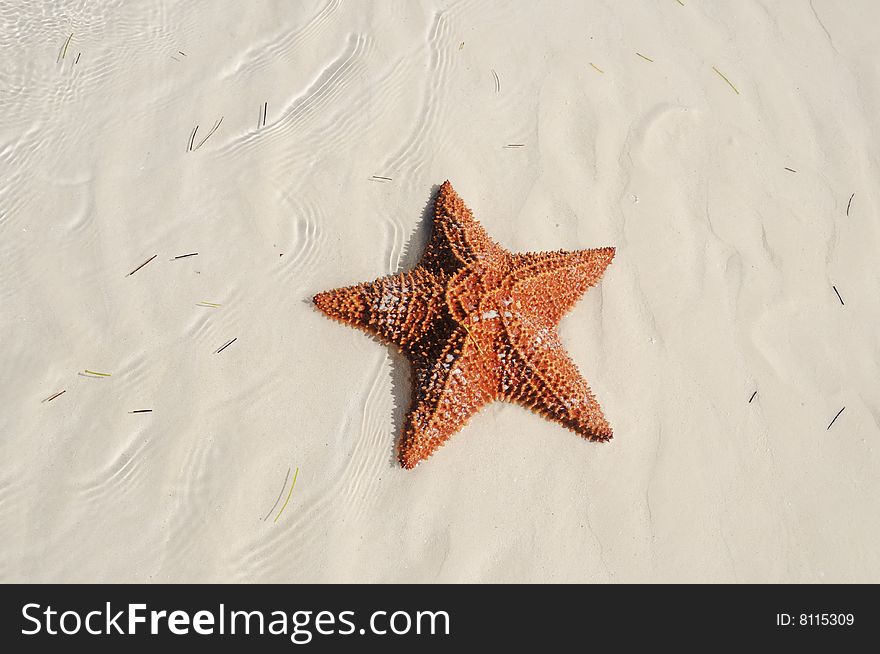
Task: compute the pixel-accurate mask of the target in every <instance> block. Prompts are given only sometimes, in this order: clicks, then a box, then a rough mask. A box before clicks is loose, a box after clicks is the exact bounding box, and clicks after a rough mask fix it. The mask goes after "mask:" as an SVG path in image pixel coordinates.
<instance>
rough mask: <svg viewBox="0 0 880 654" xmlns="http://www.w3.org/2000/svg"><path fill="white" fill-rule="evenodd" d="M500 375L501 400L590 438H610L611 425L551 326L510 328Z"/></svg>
mask: <svg viewBox="0 0 880 654" xmlns="http://www.w3.org/2000/svg"><path fill="white" fill-rule="evenodd" d="M516 331H517V333H518V334H519V338H516V337H514V338H515V340H516V341H518V343H517V344H516V346H515V347H513V348H512V351H513V354H512V355H511V356H509V357H508V361H507V365H506V367H505V372H504V377H503V378H502V386H501V388H502V393H503V395H504V399H506V400H508V401H511V402H516V403H517V404H520V405H522V406H525V407H527V408H529V409H531V410H533V411H535V412H536V413H538V414H540V415H542V416H544V417H545V418H548V419H550V420H553V421H555V422H558V423H560V424H562V425H563V426H565V427H568V428H569V429H571V430H572V431H573V432H575V433H577V434H579V435H581V436H583V437H584V438H586V439H587V440H591V441H607V440H610V439H611V435H612V432H611V426H610V425H609V424H608V421H607V420H605V416H604V415H603V414H602V409H601V407H600V406H599V403H598V402H597V401H596V398H595V397H594V396H593V393H592V392H591V391H590V387H589V385H588V384H587V381H586V380H585V379H584V378H583V376H582V375H581V373H580V372H579V371H578V369H577V366H576V365H575V364H574V362H573V361H572V360H571V358H570V357H569V356H568V354H567V353H566V352H565V349H564V347H563V346H562V343H560V342H559V337H558V336H557V335H556V332H555V330H552V329H548V328H547V327H539V328H537V329H529V328H528V327H526V326H521V327H520V328H519V329H518V330H516Z"/></svg>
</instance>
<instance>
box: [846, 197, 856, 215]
mask: <svg viewBox="0 0 880 654" xmlns="http://www.w3.org/2000/svg"><path fill="white" fill-rule="evenodd" d="M854 197H856V194H855V193H853V194H852V195H850V196H849V202H847V203H846V215H847V216H848V215H849V208H850V207H851V206H852V199H853V198H854Z"/></svg>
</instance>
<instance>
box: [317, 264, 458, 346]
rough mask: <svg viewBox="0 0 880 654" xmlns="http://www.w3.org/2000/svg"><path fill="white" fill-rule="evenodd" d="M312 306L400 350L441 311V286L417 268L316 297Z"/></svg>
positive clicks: (426, 272) (415, 340) (423, 330)
mask: <svg viewBox="0 0 880 654" xmlns="http://www.w3.org/2000/svg"><path fill="white" fill-rule="evenodd" d="M314 302H315V305H316V306H317V307H318V308H319V309H320V310H321V311H323V312H324V313H325V314H327V315H328V316H329V317H331V318H333V319H335V320H338V321H340V322H343V323H346V324H348V325H351V326H353V327H357V328H359V329H362V330H364V331H366V332H367V333H370V334H373V335H375V336H377V337H379V338H380V339H381V340H383V341H385V342H387V343H391V344H393V345H397V346H398V347H400V348H402V349H407V348H408V347H410V346H411V345H412V344H413V343H416V342H418V341H419V340H420V339H421V338H422V336H423V335H424V334H425V333H427V332H428V331H429V330H430V326H431V324H432V323H433V322H434V321H435V320H436V318H437V316H438V315H439V314H441V313H442V312H443V311H444V310H445V304H444V300H443V289H442V286H441V285H440V284H439V283H438V282H437V280H436V279H435V278H434V276H433V275H432V274H431V273H430V272H429V271H427V270H424V269H418V268H417V269H415V270H412V271H409V272H403V273H400V274H398V275H389V276H388V277H382V278H380V279H377V280H376V281H374V282H365V283H363V284H357V285H355V286H346V287H344V288H337V289H335V290H332V291H326V292H324V293H319V294H318V295H316V296H315V297H314Z"/></svg>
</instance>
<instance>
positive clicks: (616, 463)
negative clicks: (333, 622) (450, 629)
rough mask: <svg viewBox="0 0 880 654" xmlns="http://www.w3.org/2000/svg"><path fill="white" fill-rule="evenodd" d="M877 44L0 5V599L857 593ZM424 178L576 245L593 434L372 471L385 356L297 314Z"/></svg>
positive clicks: (593, 25) (853, 22)
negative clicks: (596, 589) (814, 587)
mask: <svg viewBox="0 0 880 654" xmlns="http://www.w3.org/2000/svg"><path fill="white" fill-rule="evenodd" d="M878 19H880V5H878V4H877V3H873V2H869V1H868V0H863V1H853V2H847V3H835V2H832V1H831V0H802V1H790V2H789V1H782V0H764V1H757V0H744V1H742V2H722V1H715V2H710V1H708V0H706V1H698V0H681V2H679V1H678V0H641V1H640V0H624V1H612V0H607V1H605V2H599V1H594V0H589V1H587V0H585V1H568V2H550V1H547V2H497V1H496V2H488V1H487V2H478V1H469V0H462V1H459V2H443V1H439V0H436V1H428V0H425V1H423V2H408V1H402V0H398V1H394V2H351V1H349V2H344V1H342V0H321V1H316V2H288V1H282V0H274V1H262V0H260V1H255V2H247V3H242V2H233V1H230V0H216V1H212V2H185V1H182V0H181V1H177V2H160V1H150V2H128V3H126V2H121V1H118V0H117V1H103V2H90V3H77V2H52V3H46V4H45V5H41V3H8V4H6V5H4V6H2V7H0V21H2V29H0V49H2V52H3V55H4V56H3V58H2V62H3V63H2V64H0V106H2V107H3V111H2V112H0V175H2V180H3V183H2V185H0V235H2V238H0V302H2V304H0V327H2V333H3V334H4V335H5V338H4V339H3V354H2V362H3V376H2V381H0V406H2V407H3V410H2V411H0V454H2V461H3V463H2V466H0V533H2V535H3V538H2V544H0V581H3V582H49V581H56V582H57V581H62V582H597V583H603V582H880V551H878V548H877V543H878V541H880V521H878V520H877V512H878V499H877V498H878V495H880V474H878V473H880V448H878V443H880V383H878V380H880V335H878V334H880V332H878V329H877V325H878V324H880V274H878V265H877V252H878V251H880V222H878V218H877V215H878V214H877V210H878V206H880V192H878V185H877V180H878V178H880V170H878V168H880V159H878V156H877V152H878V149H880V68H878V65H877V62H878V61H880V41H878V39H877V38H876V35H875V34H874V32H875V31H876V30H875V28H874V26H875V25H876V24H877V21H878ZM446 179H449V180H451V181H452V183H453V184H454V185H455V189H456V190H457V191H458V193H459V194H460V195H461V197H462V198H463V199H464V201H465V202H466V203H467V204H468V206H469V207H470V208H471V209H472V210H473V212H474V215H475V217H476V218H477V219H478V220H479V221H480V222H481V224H482V225H483V226H484V227H485V228H486V230H487V231H488V233H489V234H491V236H492V237H493V238H494V239H495V240H496V241H497V242H498V243H499V244H501V245H502V246H504V247H505V248H507V249H508V250H510V251H512V252H525V251H544V250H557V249H560V248H562V249H568V250H574V249H584V248H599V247H605V246H613V247H615V248H616V256H615V259H614V262H613V264H612V265H611V266H610V267H609V268H608V269H607V271H606V272H605V274H604V276H603V277H602V280H601V282H600V283H599V284H598V286H596V287H595V288H592V289H591V290H589V291H588V292H587V293H586V294H585V295H584V296H583V298H582V299H581V301H580V302H579V303H578V304H577V305H576V307H575V308H574V309H573V310H572V311H571V312H570V313H569V314H568V315H567V316H566V317H565V318H564V319H563V321H562V323H561V326H560V330H559V334H560V338H561V340H562V342H563V343H564V345H565V347H566V348H567V350H568V352H569V353H570V355H571V357H572V359H573V360H574V361H575V362H576V364H577V366H578V368H579V369H580V371H581V372H582V373H583V374H584V376H585V377H586V379H587V380H588V381H589V383H590V386H591V388H592V390H593V392H594V393H595V395H596V397H597V398H598V401H599V402H600V403H601V405H602V408H603V410H604V413H605V416H606V417H607V419H608V421H609V422H610V423H611V425H612V426H613V428H614V438H613V440H611V441H610V442H608V443H601V444H600V443H591V442H587V441H585V440H584V439H582V438H579V437H578V436H576V435H575V434H573V433H571V432H570V431H567V430H566V429H563V428H562V427H560V426H559V425H558V424H555V423H553V422H550V421H547V420H545V419H543V418H541V417H540V416H538V415H535V414H534V413H531V412H529V411H527V410H525V409H523V408H521V407H519V406H515V405H512V404H507V403H494V404H491V405H490V406H488V407H486V408H484V409H483V410H482V411H481V412H480V413H479V414H477V415H476V416H475V417H474V418H473V419H472V420H471V421H470V423H469V424H468V425H467V426H466V427H465V428H464V429H463V430H462V431H461V432H460V433H458V434H456V435H455V436H453V437H452V438H451V439H450V440H449V442H448V443H447V444H446V445H444V446H443V447H442V448H441V449H440V450H438V451H437V452H436V454H434V455H433V456H432V457H431V458H430V459H429V460H428V461H426V462H425V463H423V464H422V465H419V466H418V467H417V468H415V469H413V470H405V469H403V468H401V467H400V465H399V464H398V462H397V456H396V445H397V441H398V438H399V432H400V429H401V423H402V419H403V416H404V412H405V411H406V410H407V408H408V404H409V399H410V392H411V385H412V383H413V380H412V376H411V372H410V370H409V368H408V365H407V362H406V361H405V359H403V358H402V357H401V355H400V354H399V353H397V352H395V351H393V350H392V349H390V348H389V347H386V346H384V345H381V344H379V343H378V342H377V341H376V340H375V339H371V338H370V337H368V336H367V335H365V334H363V333H360V332H358V331H356V330H354V329H350V328H347V327H345V326H343V325H340V324H338V323H335V322H333V321H331V320H328V319H327V318H326V317H325V316H323V315H322V314H321V313H319V312H318V311H317V310H316V309H315V307H314V306H313V304H312V300H311V298H312V297H313V296H314V295H315V294H316V293H318V292H321V291H326V290H328V289H333V288H337V287H340V286H346V285H349V284H355V283H358V282H362V281H369V280H373V279H376V278H377V277H380V276H382V275H387V274H390V273H395V272H398V271H402V270H406V269H409V268H412V267H413V266H414V265H415V264H416V263H417V262H418V260H419V257H420V256H421V254H422V252H423V250H424V246H425V243H426V241H427V239H428V237H429V235H430V230H431V215H430V212H431V203H432V201H433V199H434V196H435V194H436V193H437V189H438V187H439V185H440V184H441V183H442V182H443V181H444V180H446ZM59 393H60V395H59ZM294 480H295V484H294V483H293V482H294Z"/></svg>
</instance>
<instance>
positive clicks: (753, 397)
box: [749, 391, 758, 404]
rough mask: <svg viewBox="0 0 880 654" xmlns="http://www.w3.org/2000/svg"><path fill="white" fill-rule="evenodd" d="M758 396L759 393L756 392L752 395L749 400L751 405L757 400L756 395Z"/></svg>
mask: <svg viewBox="0 0 880 654" xmlns="http://www.w3.org/2000/svg"><path fill="white" fill-rule="evenodd" d="M757 394H758V391H755V392H754V393H752V396H751V397H750V398H749V404H751V403H752V400H754V399H755V395H757Z"/></svg>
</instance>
